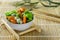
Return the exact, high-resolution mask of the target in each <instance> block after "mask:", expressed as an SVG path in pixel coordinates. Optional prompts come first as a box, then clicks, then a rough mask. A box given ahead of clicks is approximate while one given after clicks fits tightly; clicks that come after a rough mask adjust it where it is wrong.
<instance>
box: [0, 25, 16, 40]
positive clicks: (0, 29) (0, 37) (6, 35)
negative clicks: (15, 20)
mask: <svg viewBox="0 0 60 40" xmlns="http://www.w3.org/2000/svg"><path fill="white" fill-rule="evenodd" d="M0 40H16V39H15V37H14V35H12V34H11V33H10V32H9V31H8V30H7V28H6V27H5V25H4V24H0Z"/></svg>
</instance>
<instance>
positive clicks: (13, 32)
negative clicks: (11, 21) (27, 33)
mask: <svg viewBox="0 0 60 40" xmlns="http://www.w3.org/2000/svg"><path fill="white" fill-rule="evenodd" d="M1 20H2V22H3V23H4V24H5V25H6V28H7V29H8V30H9V31H10V33H12V34H13V35H14V36H15V37H16V39H17V40H19V35H18V34H17V33H16V32H15V31H14V30H12V28H11V27H10V26H9V25H8V24H7V23H6V22H5V21H4V20H3V19H1Z"/></svg>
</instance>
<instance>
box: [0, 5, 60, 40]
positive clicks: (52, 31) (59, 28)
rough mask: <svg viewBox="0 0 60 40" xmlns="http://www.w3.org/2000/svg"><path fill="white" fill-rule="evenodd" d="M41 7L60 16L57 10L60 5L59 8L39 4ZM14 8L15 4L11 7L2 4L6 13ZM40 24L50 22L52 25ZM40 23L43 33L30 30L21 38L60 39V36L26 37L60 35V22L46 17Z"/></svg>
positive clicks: (34, 39)
mask: <svg viewBox="0 0 60 40" xmlns="http://www.w3.org/2000/svg"><path fill="white" fill-rule="evenodd" d="M39 7H40V8H39V10H42V11H44V12H47V13H50V14H55V15H58V16H60V15H59V13H57V11H56V10H57V9H60V7H58V8H47V7H42V6H40V5H39ZM14 8H15V7H13V6H11V7H9V6H5V7H4V6H1V7H0V9H1V10H0V12H1V13H4V12H5V11H7V10H11V9H14ZM54 9H56V10H54ZM55 11H56V12H55ZM40 24H50V25H40ZM52 24H53V25H52ZM54 24H55V25H54ZM38 25H40V27H41V29H42V32H41V33H38V32H37V31H32V32H29V33H27V34H24V35H22V36H20V39H21V40H59V39H60V38H59V37H58V38H57V37H49V38H48V37H26V36H60V23H56V22H53V21H49V20H45V19H39V20H38Z"/></svg>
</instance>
